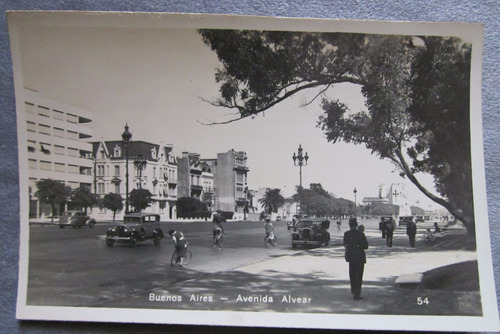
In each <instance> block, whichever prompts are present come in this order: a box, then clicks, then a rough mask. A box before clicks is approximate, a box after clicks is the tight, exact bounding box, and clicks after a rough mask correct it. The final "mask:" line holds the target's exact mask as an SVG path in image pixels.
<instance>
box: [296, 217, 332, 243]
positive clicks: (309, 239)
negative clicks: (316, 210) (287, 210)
mask: <svg viewBox="0 0 500 334" xmlns="http://www.w3.org/2000/svg"><path fill="white" fill-rule="evenodd" d="M329 228H330V221H329V220H328V219H320V218H314V219H312V218H302V219H301V220H300V221H298V222H297V226H296V228H295V231H294V232H292V247H293V248H295V247H297V246H298V245H308V246H328V245H329V244H330V233H329V232H328V229H329Z"/></svg>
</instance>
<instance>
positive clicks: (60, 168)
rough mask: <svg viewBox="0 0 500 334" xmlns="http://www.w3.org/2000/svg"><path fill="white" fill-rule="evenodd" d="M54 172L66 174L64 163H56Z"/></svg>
mask: <svg viewBox="0 0 500 334" xmlns="http://www.w3.org/2000/svg"><path fill="white" fill-rule="evenodd" d="M54 170H55V171H56V172H65V171H66V168H65V166H64V164H63V163H59V162H56V163H54Z"/></svg>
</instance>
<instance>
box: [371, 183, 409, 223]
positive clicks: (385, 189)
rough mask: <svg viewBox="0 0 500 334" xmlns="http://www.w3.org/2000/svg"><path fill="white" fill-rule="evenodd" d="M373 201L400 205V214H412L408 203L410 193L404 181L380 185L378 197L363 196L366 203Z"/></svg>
mask: <svg viewBox="0 0 500 334" xmlns="http://www.w3.org/2000/svg"><path fill="white" fill-rule="evenodd" d="M373 203H383V204H392V205H397V206H399V214H400V215H410V214H411V209H410V205H409V203H408V194H407V192H406V187H405V185H404V184H403V183H391V184H390V185H385V184H381V185H379V187H378V196H377V197H365V198H363V204H364V205H372V204H373Z"/></svg>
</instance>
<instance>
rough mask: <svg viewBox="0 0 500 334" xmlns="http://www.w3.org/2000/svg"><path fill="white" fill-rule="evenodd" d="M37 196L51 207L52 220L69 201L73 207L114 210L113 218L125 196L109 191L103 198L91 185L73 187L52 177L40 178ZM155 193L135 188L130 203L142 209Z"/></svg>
mask: <svg viewBox="0 0 500 334" xmlns="http://www.w3.org/2000/svg"><path fill="white" fill-rule="evenodd" d="M36 186H37V191H36V192H35V196H36V197H37V198H38V199H39V200H40V201H41V202H43V203H47V204H49V205H50V207H51V213H52V214H51V221H52V222H53V220H54V216H56V215H57V207H58V206H60V205H62V204H64V203H68V205H69V206H70V207H71V208H73V209H81V210H83V211H85V212H87V209H88V208H91V207H93V206H96V205H98V206H99V207H103V208H106V209H109V210H111V211H112V212H113V220H114V218H115V215H116V213H117V212H119V211H121V210H123V198H122V196H121V195H120V194H115V193H109V194H106V195H104V196H103V197H102V198H101V197H100V196H98V195H96V194H93V193H92V192H91V191H90V188H89V187H86V186H80V187H79V188H76V189H71V188H70V187H69V186H66V185H65V184H64V183H62V182H60V181H56V180H52V179H45V180H40V181H38V182H37V183H36ZM152 196H153V194H151V192H150V191H149V190H147V189H133V190H132V191H131V192H130V194H129V202H130V205H131V206H132V207H133V208H134V210H135V211H142V210H144V209H146V208H147V207H149V206H150V204H151V202H152V201H153V200H152Z"/></svg>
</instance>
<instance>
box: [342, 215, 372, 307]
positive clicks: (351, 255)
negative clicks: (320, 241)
mask: <svg viewBox="0 0 500 334" xmlns="http://www.w3.org/2000/svg"><path fill="white" fill-rule="evenodd" d="M357 226H358V222H357V219H356V218H355V217H353V218H350V219H349V228H350V230H349V231H347V232H345V233H344V247H345V260H346V262H348V263H349V280H350V282H351V293H352V295H353V298H354V300H360V299H362V298H361V285H362V284H363V271H364V268H365V263H366V254H365V249H368V241H367V240H366V236H365V234H364V233H363V232H360V231H359V230H358V229H357V228H356V227H357Z"/></svg>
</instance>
